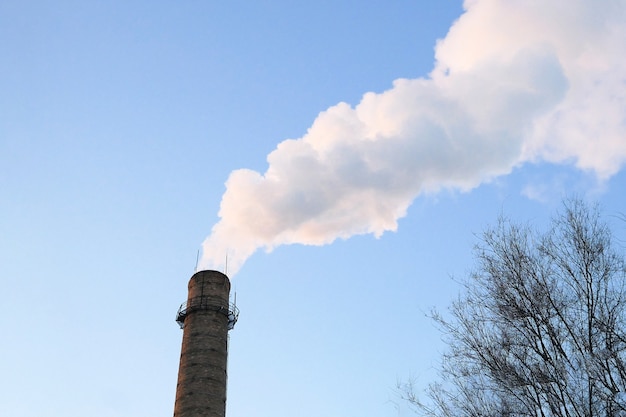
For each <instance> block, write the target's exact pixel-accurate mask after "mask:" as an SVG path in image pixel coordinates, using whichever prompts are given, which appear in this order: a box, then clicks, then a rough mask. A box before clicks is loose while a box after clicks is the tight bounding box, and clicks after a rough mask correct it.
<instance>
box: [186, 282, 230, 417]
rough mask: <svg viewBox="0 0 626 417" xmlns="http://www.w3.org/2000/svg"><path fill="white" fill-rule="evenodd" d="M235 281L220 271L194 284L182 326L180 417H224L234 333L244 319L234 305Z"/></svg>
mask: <svg viewBox="0 0 626 417" xmlns="http://www.w3.org/2000/svg"><path fill="white" fill-rule="evenodd" d="M229 293H230V281H229V280H228V277H227V276H226V275H224V274H222V273H221V272H218V271H200V272H197V273H196V274H194V275H193V276H192V277H191V279H190V280H189V294H188V297H187V302H186V303H184V304H183V305H181V306H180V308H179V309H178V314H177V315H176V321H177V322H178V324H180V327H181V328H182V329H183V343H182V348H181V353H180V366H179V368H178V384H177V385H176V402H175V404H174V417H224V416H225V414H226V362H227V356H228V331H229V330H230V329H232V328H233V326H234V325H235V322H236V321H237V316H238V314H239V312H238V310H237V308H236V307H235V306H234V305H231V304H230V303H229Z"/></svg>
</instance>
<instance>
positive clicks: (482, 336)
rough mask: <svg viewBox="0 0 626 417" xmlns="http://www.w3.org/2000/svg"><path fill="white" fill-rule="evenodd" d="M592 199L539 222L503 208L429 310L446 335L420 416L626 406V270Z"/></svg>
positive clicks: (608, 413)
mask: <svg viewBox="0 0 626 417" xmlns="http://www.w3.org/2000/svg"><path fill="white" fill-rule="evenodd" d="M611 238H612V235H611V231H610V229H609V227H608V226H607V224H606V223H604V222H603V221H602V220H601V217H600V215H599V211H598V209H597V207H589V206H587V205H586V204H585V203H583V202H581V201H580V200H572V201H568V202H566V203H565V205H564V209H563V210H562V211H561V212H560V213H559V214H558V215H557V216H556V217H555V218H554V219H553V221H552V223H551V227H550V229H549V230H548V232H547V233H543V234H540V233H537V232H535V231H534V230H533V229H532V228H530V227H528V226H520V225H516V224H513V223H511V222H509V221H507V220H504V219H501V220H500V221H499V222H498V223H497V225H496V226H495V227H494V228H491V229H489V230H487V231H486V232H484V234H483V235H482V240H481V242H480V243H479V245H478V246H477V247H476V255H477V259H478V267H477V269H476V272H474V273H473V274H471V275H470V276H469V278H468V279H467V281H466V282H464V285H465V291H464V293H463V295H461V296H460V297H459V298H458V299H457V300H456V301H455V302H454V303H453V304H452V306H451V308H450V318H446V317H444V316H443V315H441V314H438V313H434V315H433V317H434V319H435V321H436V322H437V324H438V325H439V326H440V327H441V329H442V330H443V332H444V334H445V341H446V343H447V345H448V348H449V349H448V350H447V353H445V354H444V355H443V358H442V365H441V369H440V377H441V380H440V381H439V382H437V383H434V384H431V385H430V387H429V388H428V390H427V393H426V394H427V397H428V400H427V401H420V400H419V399H418V398H417V397H416V396H415V395H414V393H413V392H411V391H407V395H408V399H409V401H411V402H412V403H413V404H414V405H416V406H417V408H418V410H419V412H420V413H421V414H424V415H429V416H437V417H452V416H455V417H457V416H464V417H465V416H467V417H470V416H472V417H473V416H476V417H478V416H481V417H487V416H493V417H500V416H541V417H548V416H562V417H583V416H584V417H592V416H603V417H614V416H615V417H616V416H626V282H625V278H626V274H625V270H624V259H623V257H622V256H620V255H618V254H617V252H615V251H614V249H613V248H612V244H611Z"/></svg>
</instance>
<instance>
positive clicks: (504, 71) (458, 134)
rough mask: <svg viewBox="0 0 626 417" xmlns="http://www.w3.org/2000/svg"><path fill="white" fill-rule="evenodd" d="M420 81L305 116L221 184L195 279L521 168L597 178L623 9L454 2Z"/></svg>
mask: <svg viewBox="0 0 626 417" xmlns="http://www.w3.org/2000/svg"><path fill="white" fill-rule="evenodd" d="M464 8H465V13H464V14H463V15H462V16H461V17H460V18H459V19H458V21H456V22H455V23H454V24H453V26H452V27H451V28H450V30H449V32H448V34H447V36H446V37H445V38H444V39H443V40H440V41H439V42H438V44H437V46H436V54H435V66H434V69H433V71H432V72H431V74H430V75H429V77H427V78H418V79H399V80H396V81H395V82H394V83H393V87H392V88H391V89H389V90H388V91H385V92H383V93H366V94H365V95H364V96H363V98H362V100H361V102H360V103H359V104H357V105H356V106H354V107H352V106H350V105H348V104H346V103H339V104H337V105H336V106H333V107H331V108H329V109H327V110H326V111H323V112H322V113H320V114H319V116H318V117H317V118H316V120H315V121H314V122H313V125H312V126H311V127H310V128H309V129H308V131H307V133H306V134H305V135H304V136H303V137H301V138H299V139H290V140H285V141H283V142H281V143H279V144H278V146H277V147H276V149H275V150H274V151H273V152H272V153H270V154H269V155H268V157H267V161H268V163H269V167H268V169H267V171H266V172H265V173H264V174H261V173H258V172H255V171H251V170H246V169H240V170H236V171H233V172H232V173H231V175H230V177H229V178H228V181H227V182H226V192H225V194H224V196H223V197H222V202H221V207H220V211H219V216H220V221H219V222H218V223H217V224H216V225H215V226H214V227H213V230H212V233H211V236H209V237H208V238H207V239H206V240H205V242H204V243H203V257H202V262H201V267H203V268H215V269H221V270H223V268H224V260H225V259H226V254H228V272H229V274H231V275H232V274H234V273H236V272H237V270H238V269H239V268H240V267H241V265H242V264H243V263H244V262H245V260H246V259H247V258H248V257H249V256H250V255H251V254H252V253H254V252H255V251H256V250H257V249H259V248H265V249H266V250H272V249H273V248H274V247H276V246H279V245H284V244H291V243H300V244H306V245H323V244H327V243H331V242H332V241H334V240H335V239H337V238H348V237H350V236H353V235H355V234H365V233H372V234H374V235H375V236H380V235H381V234H382V233H383V232H385V231H389V230H396V228H397V221H398V219H399V218H401V217H403V216H404V215H405V214H406V210H407V208H408V207H409V205H410V204H411V202H412V201H413V200H414V199H415V198H416V197H417V196H418V195H420V194H422V193H426V192H436V191H438V190H441V189H457V190H470V189H472V188H474V187H476V186H478V185H479V184H481V183H483V182H485V181H489V180H490V179H493V178H494V177H497V176H500V175H506V174H507V173H509V172H511V170H512V169H513V168H515V167H516V166H519V165H521V164H524V163H525V162H529V161H542V160H543V161H548V162H552V163H571V164H574V165H575V166H576V167H578V168H579V169H582V170H586V171H591V172H593V173H595V175H596V176H597V177H598V178H599V179H601V180H602V179H606V178H608V177H610V176H611V175H613V174H615V173H616V172H617V171H618V170H619V169H620V168H621V166H622V165H623V163H624V161H625V160H626V123H625V121H626V119H625V116H626V59H624V57H623V53H624V51H626V30H625V29H626V25H624V22H626V16H625V15H626V13H625V10H626V0H622V1H612V0H606V1H603V0H601V1H598V0H588V1H580V0H571V1H562V0H506V1H505V0H466V2H465V4H464Z"/></svg>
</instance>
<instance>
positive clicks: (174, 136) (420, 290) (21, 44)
mask: <svg viewBox="0 0 626 417" xmlns="http://www.w3.org/2000/svg"><path fill="white" fill-rule="evenodd" d="M505 3H506V4H505ZM535 3H536V4H535ZM539 3H541V5H540V6H538V5H539ZM561 3H563V2H560V1H550V2H503V1H495V0H473V1H467V2H466V8H468V12H467V13H465V14H463V12H464V9H463V4H462V2H461V1H430V0H429V1H420V2H409V1H404V0H399V1H391V2H389V1H388V2H382V1H381V2H378V1H370V2H365V3H364V2H352V1H334V2H331V1H322V2H315V3H306V4H304V3H303V4H293V3H291V2H284V1H266V2H254V4H243V3H237V2H210V1H196V0H189V1H187V0H185V1H151V2H147V1H130V2H119V1H106V2H105V1H91V2H78V1H55V2H52V1H37V0H35V1H29V2H24V1H21V2H18V1H12V0H8V1H3V2H2V3H1V4H0V57H1V58H0V64H1V65H0V294H1V295H2V302H1V303H0V332H2V338H1V340H2V342H1V343H0V373H1V374H2V375H3V376H4V377H3V378H0V414H1V415H7V416H13V417H39V416H42V415H48V416H56V415H63V416H65V417H73V416H85V415H89V416H94V417H105V416H106V417H108V416H111V417H113V416H115V417H119V416H134V417H141V416H146V417H147V416H151V417H153V416H169V415H171V413H172V410H173V405H174V394H175V386H176V375H177V368H178V359H179V354H180V342H181V337H182V333H181V331H180V329H179V328H178V326H177V325H176V323H175V321H174V318H175V313H176V310H177V308H178V306H179V305H180V303H181V302H183V301H184V300H185V298H186V286H187V281H188V279H189V278H190V277H191V275H192V274H193V272H194V268H195V263H196V255H197V252H198V250H199V249H201V248H202V244H203V242H205V239H207V237H208V236H218V237H219V233H216V232H215V230H217V229H213V227H214V225H216V224H222V225H225V226H223V227H224V230H227V231H229V232H230V231H232V232H233V234H232V235H233V236H236V237H237V238H236V239H235V238H233V239H231V240H228V239H227V240H228V241H227V242H225V243H224V241H223V238H222V241H220V242H218V243H216V244H215V245H217V246H215V245H213V244H212V243H211V244H209V245H208V246H207V244H206V242H205V257H204V258H203V262H204V263H205V264H206V265H211V263H215V264H219V262H220V261H221V259H222V257H221V253H222V252H220V250H221V248H222V247H226V248H227V250H228V251H231V253H236V252H237V249H238V247H240V245H241V247H250V248H252V249H250V250H249V251H248V252H250V253H247V252H246V254H245V256H242V257H241V258H240V259H239V260H235V261H233V262H235V263H236V264H238V266H239V267H240V268H239V269H238V271H236V274H235V275H234V276H233V277H232V287H233V290H234V291H236V293H237V303H238V306H239V308H240V310H241V317H240V320H239V323H238V324H237V326H236V327H235V329H234V330H233V331H232V332H231V335H230V356H229V387H228V404H227V407H228V409H227V415H228V416H230V417H245V416H250V415H254V416H257V417H264V416H276V415H285V416H294V415H295V416H301V417H308V416H319V415H324V416H326V417H340V416H360V417H374V416H376V417H381V416H390V417H392V416H406V415H411V414H410V412H409V410H408V409H407V408H406V406H405V405H403V404H402V402H401V401H400V400H399V399H398V397H397V395H396V393H395V392H394V391H395V386H396V383H397V381H402V380H406V379H408V378H414V379H415V381H416V384H417V386H418V387H423V386H425V384H427V383H428V382H430V381H432V380H433V379H434V378H435V375H434V373H433V369H434V368H435V367H436V363H437V360H438V352H440V351H441V349H443V345H442V343H441V341H440V335H439V333H438V332H437V330H436V329H435V328H434V327H433V325H432V324H431V322H430V321H429V320H428V319H427V318H426V317H425V312H428V311H429V310H430V309H431V308H432V307H436V308H439V309H445V308H446V306H447V305H448V303H449V302H450V301H451V300H452V299H453V298H454V297H455V296H456V295H457V294H458V292H459V290H460V287H459V285H458V283H457V282H456V281H455V280H454V279H453V278H459V279H461V278H463V277H464V276H465V275H466V274H467V273H468V271H470V270H471V269H472V267H473V259H472V246H473V245H474V244H475V243H476V241H477V238H476V235H477V234H479V233H480V231H481V230H483V229H484V228H485V227H486V226H488V225H489V224H492V223H493V222H494V221H495V220H496V219H497V217H498V215H500V214H506V215H508V216H510V217H511V218H513V219H515V220H519V221H524V222H526V221H528V222H531V223H532V224H536V225H537V226H538V227H541V226H542V225H544V224H545V223H546V222H547V221H548V219H549V216H550V215H551V213H553V212H554V210H556V209H558V207H559V205H560V201H561V198H562V197H563V196H565V195H574V194H576V195H579V196H583V197H584V198H587V199H589V200H590V201H599V202H600V203H601V204H602V205H603V207H604V212H605V213H606V214H607V219H608V220H609V221H610V222H611V223H612V224H615V230H616V232H617V234H618V237H620V238H621V239H623V240H622V241H621V244H622V245H623V242H624V241H626V240H624V239H626V238H624V229H625V228H624V225H623V222H620V221H619V220H618V219H617V218H616V217H615V215H618V214H619V213H623V212H624V197H623V190H624V187H625V185H626V177H625V174H624V173H623V169H622V167H623V165H624V162H625V161H626V139H624V137H625V136H624V130H625V126H626V123H624V121H625V113H624V108H626V106H624V104H625V103H626V91H625V88H624V79H625V78H626V70H625V67H624V63H622V62H621V58H620V56H621V55H620V54H616V53H615V51H623V46H624V42H625V41H624V39H626V37H625V36H624V29H622V28H621V26H623V25H613V23H615V22H620V19H621V18H623V13H624V9H626V8H625V7H624V2H623V1H616V2H606V3H605V2H600V3H598V2H591V1H574V2H571V3H568V5H567V8H566V9H561V7H562V5H561ZM461 16H462V17H461ZM459 18H461V19H460V20H457V19H459ZM455 22H457V23H455ZM453 25H454V26H453ZM451 27H452V30H451ZM443 39H445V41H440V42H439V43H437V40H443ZM436 45H438V46H437V47H436ZM435 48H437V49H435ZM431 71H432V72H431ZM398 79H404V80H408V81H406V82H399V83H398V82H396V83H395V84H394V80H398ZM403 86H404V87H403ZM403 88H405V89H403ZM366 93H372V94H369V95H368V96H367V97H369V98H367V99H365V98H364V95H365V94H366ZM368 100H369V101H368ZM338 103H346V104H344V105H340V106H337V105H338ZM362 103H366V104H367V105H366V104H362ZM342 106H343V107H342ZM337 109H339V110H341V111H339V110H337ZM357 109H359V110H357ZM389 109H391V110H389ZM324 115H327V116H324ZM328 115H330V116H338V117H336V118H331V117H330V116H328ZM396 115H400V116H403V118H401V120H399V119H398V120H395V119H393V117H395V116H396ZM398 117H399V116H398ZM328 120H330V122H329V121H328ZM333 120H339V122H338V123H339V124H338V125H334V124H333V123H334V122H333ZM344 122H345V124H344ZM418 122H419V123H418ZM355 123H356V124H359V126H361V125H362V127H359V128H358V129H356V128H355V130H351V129H352V127H351V126H355ZM337 126H338V127H337ZM346 126H348V127H346ZM424 126H426V127H424ZM334 127H337V129H339V128H341V129H344V130H339V131H340V132H341V134H337V135H336V134H335V133H333V132H336V130H334ZM355 132H367V133H364V134H363V135H364V136H363V137H361V136H359V135H358V134H357V133H355ZM398 132H399V133H398ZM442 132H443V133H442ZM346 138H347V139H346ZM287 139H292V141H291V142H288V143H286V145H284V144H283V145H281V146H279V144H281V143H283V141H285V140H287ZM348 139H349V140H348ZM368 141H369V142H368ZM386 141H387V142H386ZM394 141H395V142H394ZM366 142H367V143H370V142H371V143H376V144H377V147H375V150H376V152H374V153H368V152H369V151H368V149H369V148H363V147H360V146H361V144H363V143H366ZM394 143H400V144H402V145H403V146H406V147H400V148H398V147H394V146H393V144H394ZM355 144H356V145H355ZM387 144H389V145H387ZM304 145H307V146H309V145H310V147H307V148H306V149H305V151H306V152H308V151H309V150H310V149H309V148H312V149H315V150H316V152H317V153H316V154H315V155H318V156H319V159H316V160H315V161H314V162H316V164H317V165H315V167H316V169H314V170H313V169H307V165H306V163H308V162H311V161H310V159H307V158H309V157H310V154H308V153H306V152H305V151H303V150H302V149H304V148H302V147H303V146H304ZM353 145H354V146H353ZM378 145H379V146H378ZM410 145H415V146H414V147H413V146H410ZM277 147H278V148H279V149H281V150H280V151H276V149H277ZM355 149H356V150H357V151H358V152H357V151H355ZM448 151H449V152H448ZM290 152H295V153H297V155H296V156H297V157H296V156H294V153H290ZM270 154H271V155H273V156H271V157H269V159H270V162H268V155H270ZM322 154H324V155H326V156H325V157H321V156H320V155H322ZM303 155H304V156H303ZM344 157H345V158H344ZM361 157H362V159H359V158H361ZM350 158H352V159H350ZM346 160H349V161H350V164H348V163H344V162H345V161H346ZM337 161H339V162H337ZM372 161H374V162H376V169H374V168H372V167H373V166H374V165H372V164H370V163H371V162H372ZM335 163H336V164H335ZM333 164H335V165H333ZM368 164H369V165H368ZM284 167H286V168H284ZM346 167H356V168H359V169H360V170H356V168H355V170H351V169H347V168H346ZM386 167H393V168H396V167H397V169H391V170H389V169H386ZM415 167H418V168H420V169H416V170H415V171H413V169H414V168H415ZM270 168H271V169H270ZM283 168H284V169H283ZM422 168H423V169H422ZM240 169H247V170H249V171H245V172H246V173H247V174H245V175H257V177H255V178H257V180H258V179H259V178H260V179H261V180H259V181H257V182H254V181H252V182H251V183H248V182H246V181H239V182H237V181H235V180H232V179H233V178H242V174H236V173H237V172H240V173H241V172H244V171H238V170H240ZM233 172H234V173H235V174H233V175H231V173H233ZM338 172H339V173H342V172H343V173H344V174H345V175H337V176H327V175H324V174H326V173H333V174H336V173H338ZM396 172H403V173H405V174H406V175H404V176H399V177H394V176H393V175H391V174H393V173H396ZM253 173H257V174H253ZM380 173H382V174H380ZM379 174H380V175H379ZM383 174H384V175H383ZM229 178H230V179H231V180H232V181H231V180H229ZM276 178H278V179H279V180H280V179H281V178H282V181H277V182H276V183H277V184H287V186H285V187H279V186H277V185H275V184H272V185H271V186H270V185H267V183H266V182H267V181H269V180H270V179H276ZM411 179H415V182H413V181H411ZM227 181H228V186H225V183H227ZM323 181H326V182H323ZM385 181H387V182H385ZM379 182H380V183H381V184H383V186H380V187H376V186H373V184H375V183H376V184H378V183H379ZM242 184H243V185H245V187H243V186H242V187H240V185H242ZM250 184H252V185H250ZM319 184H324V185H323V186H321V187H320V186H318V185H319ZM349 185H355V189H356V188H358V187H361V188H359V190H360V192H359V193H351V189H350V187H349ZM357 186H358V187H357ZM242 190H243V191H242ZM246 190H247V191H250V190H251V191H250V192H248V193H247V192H244V191H246ZM303 190H306V191H307V192H303ZM309 190H310V192H309ZM363 190H366V191H367V193H366V194H363ZM320 192H323V193H324V196H325V197H327V198H326V199H325V200H324V201H325V204H326V205H322V204H321V203H320V201H321V200H318V199H317V198H315V196H317V195H319V193H320ZM364 195H366V197H367V198H365V197H363V196H364ZM223 196H224V201H225V202H223V203H222V197H223ZM312 196H313V197H312ZM352 197H354V198H352ZM294 201H295V203H294ZM381 201H383V202H387V201H390V202H393V203H394V204H392V203H390V206H389V207H387V206H384V207H383V206H380V205H379V203H380V202H381ZM335 202H341V203H342V204H345V206H342V207H347V209H346V210H343V211H341V210H340V211H339V212H341V213H343V214H345V213H346V211H347V213H349V215H348V216H343V217H341V218H340V219H339V217H336V216H335V217H333V215H330V216H329V215H327V214H328V213H331V214H332V213H335V214H336V213H337V212H338V211H337V206H336V205H334V203H335ZM364 202H369V203H364ZM221 204H222V205H221ZM407 204H408V206H407V207H405V206H406V205H407ZM220 205H221V207H222V211H221V212H220ZM318 205H320V206H321V208H320V207H318ZM312 207H313V208H316V210H317V211H316V210H314V209H313V208H312ZM239 209H241V211H239ZM369 209H371V210H369ZM385 209H388V210H389V211H385ZM218 213H220V215H218ZM242 213H243V214H242ZM311 213H313V214H311ZM352 213H354V216H352V215H351V214H352ZM372 213H374V214H372ZM389 213H391V214H389ZM379 214H380V217H379V216H378V215H379ZM257 215H258V217H256V216H257ZM242 216H243V217H242ZM307 216H308V217H307ZM389 216H391V217H389ZM294 218H295V219H300V221H299V222H298V221H296V222H295V223H289V222H287V220H285V219H294ZM381 218H384V219H386V222H384V221H382V220H381ZM338 219H339V220H341V221H339V220H338ZM354 219H359V221H353V220H354ZM283 220H284V221H285V222H284V223H282V221H283ZM259 224H262V225H266V224H270V225H273V226H275V227H270V228H262V230H261V231H260V232H259V230H260V229H255V227H256V226H258V225H259ZM329 224H332V226H333V227H328V228H325V229H324V230H321V229H320V228H318V229H315V228H312V227H313V226H315V225H326V226H327V225H329ZM394 224H395V225H397V228H396V227H394ZM311 225H313V226H311ZM372 225H379V226H378V228H377V227H374V226H372ZM380 225H383V226H380ZM394 228H395V229H396V230H395V231H394V230H390V229H394ZM212 230H213V231H214V232H213V235H212ZM268 230H269V231H268ZM376 231H379V232H380V236H379V237H378V238H377V237H375V236H374V235H372V234H371V233H369V232H376ZM316 239H317V240H316ZM320 239H321V240H320ZM321 241H328V242H330V241H332V242H333V243H332V244H328V245H322V246H319V245H311V244H312V243H315V244H317V243H321ZM287 243H293V244H287ZM211 245H213V246H211ZM218 246H219V248H220V250H217V249H216V251H215V258H216V259H210V253H211V250H212V249H211V248H215V247H218ZM268 248H271V249H272V250H271V252H269V253H268V252H267V251H266V249H268ZM256 249H258V250H256ZM255 250H256V251H255ZM207 252H209V255H207ZM244 261H245V263H244Z"/></svg>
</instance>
